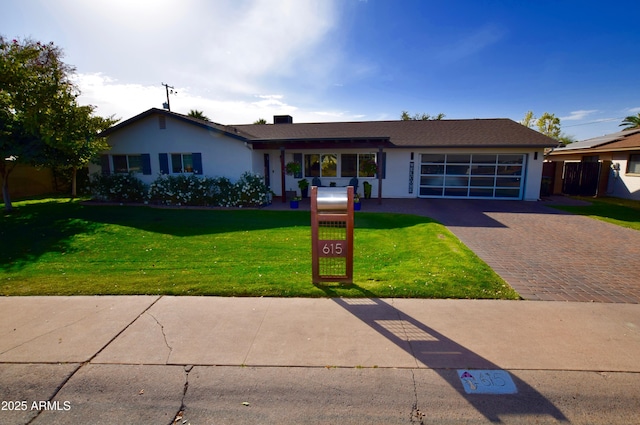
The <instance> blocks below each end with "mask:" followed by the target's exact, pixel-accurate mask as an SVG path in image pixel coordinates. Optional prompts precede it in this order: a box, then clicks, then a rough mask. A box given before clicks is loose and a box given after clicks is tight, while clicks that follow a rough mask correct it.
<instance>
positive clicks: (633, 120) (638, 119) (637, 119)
mask: <svg viewBox="0 0 640 425" xmlns="http://www.w3.org/2000/svg"><path fill="white" fill-rule="evenodd" d="M620 127H624V130H631V129H632V128H640V112H639V113H638V114H637V115H629V116H628V117H625V119H623V120H622V123H621V124H620Z"/></svg>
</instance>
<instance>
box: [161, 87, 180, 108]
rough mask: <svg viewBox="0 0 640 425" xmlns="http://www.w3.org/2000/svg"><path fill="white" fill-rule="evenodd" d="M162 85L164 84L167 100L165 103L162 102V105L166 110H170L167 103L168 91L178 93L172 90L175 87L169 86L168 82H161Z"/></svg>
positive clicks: (169, 105)
mask: <svg viewBox="0 0 640 425" xmlns="http://www.w3.org/2000/svg"><path fill="white" fill-rule="evenodd" d="M162 85H163V86H164V88H165V90H166V92H167V101H166V103H163V104H162V107H163V108H164V109H166V110H167V111H169V112H171V104H170V103H169V93H171V94H178V92H177V91H174V90H175V88H174V87H173V86H170V85H169V84H165V83H162ZM169 89H171V90H169Z"/></svg>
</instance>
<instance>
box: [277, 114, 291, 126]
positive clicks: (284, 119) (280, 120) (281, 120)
mask: <svg viewBox="0 0 640 425" xmlns="http://www.w3.org/2000/svg"><path fill="white" fill-rule="evenodd" d="M273 123H274V124H293V117H292V116H291V115H274V116H273Z"/></svg>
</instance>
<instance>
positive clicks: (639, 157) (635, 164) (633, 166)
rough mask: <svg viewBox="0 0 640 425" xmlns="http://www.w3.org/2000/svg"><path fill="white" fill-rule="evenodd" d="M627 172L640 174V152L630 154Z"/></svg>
mask: <svg viewBox="0 0 640 425" xmlns="http://www.w3.org/2000/svg"><path fill="white" fill-rule="evenodd" d="M627 174H640V154H637V153H636V154H632V155H629V162H627Z"/></svg>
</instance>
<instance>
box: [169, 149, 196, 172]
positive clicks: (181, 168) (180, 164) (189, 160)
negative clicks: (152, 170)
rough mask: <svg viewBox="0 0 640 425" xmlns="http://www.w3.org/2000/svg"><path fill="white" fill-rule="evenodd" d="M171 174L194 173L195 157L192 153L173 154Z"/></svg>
mask: <svg viewBox="0 0 640 425" xmlns="http://www.w3.org/2000/svg"><path fill="white" fill-rule="evenodd" d="M171 172H172V173H174V174H179V173H193V155H191V154H190V153H172V154H171Z"/></svg>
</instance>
